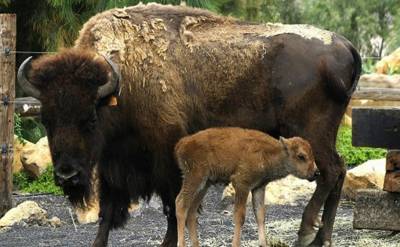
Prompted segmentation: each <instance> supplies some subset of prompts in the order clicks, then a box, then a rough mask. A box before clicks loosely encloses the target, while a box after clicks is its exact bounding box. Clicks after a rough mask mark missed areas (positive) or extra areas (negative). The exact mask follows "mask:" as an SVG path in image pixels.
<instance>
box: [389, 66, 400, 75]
mask: <svg viewBox="0 0 400 247" xmlns="http://www.w3.org/2000/svg"><path fill="white" fill-rule="evenodd" d="M394 74H400V67H399V66H390V65H389V70H388V75H394Z"/></svg>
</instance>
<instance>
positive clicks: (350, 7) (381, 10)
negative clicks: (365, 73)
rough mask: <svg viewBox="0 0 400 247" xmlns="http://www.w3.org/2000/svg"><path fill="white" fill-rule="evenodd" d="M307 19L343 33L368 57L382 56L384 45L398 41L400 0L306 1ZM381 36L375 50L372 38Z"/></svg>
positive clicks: (304, 6) (311, 22)
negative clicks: (396, 20)
mask: <svg viewBox="0 0 400 247" xmlns="http://www.w3.org/2000/svg"><path fill="white" fill-rule="evenodd" d="M303 3H304V5H303V20H304V22H306V23H309V24H314V25H316V26H320V27H322V28H325V29H328V30H331V31H334V32H337V33H339V34H342V35H343V36H345V37H346V38H348V39H349V40H350V41H352V42H353V44H354V45H355V46H356V47H357V48H358V49H359V50H360V51H361V53H362V54H363V55H364V56H379V57H380V56H381V55H382V52H383V50H384V48H387V47H388V45H389V44H391V46H394V44H393V42H397V41H395V40H396V39H397V40H398V36H399V35H400V34H399V32H395V30H396V29H397V30H398V27H399V24H400V23H398V24H396V23H395V22H394V20H395V19H398V18H399V17H400V16H399V14H400V1H398V0H353V1H347V0H335V1H330V0H304V1H303ZM374 38H381V43H380V44H379V45H378V47H377V48H375V49H374V47H373V44H372V43H371V40H372V39H374ZM398 45H400V43H397V46H398Z"/></svg>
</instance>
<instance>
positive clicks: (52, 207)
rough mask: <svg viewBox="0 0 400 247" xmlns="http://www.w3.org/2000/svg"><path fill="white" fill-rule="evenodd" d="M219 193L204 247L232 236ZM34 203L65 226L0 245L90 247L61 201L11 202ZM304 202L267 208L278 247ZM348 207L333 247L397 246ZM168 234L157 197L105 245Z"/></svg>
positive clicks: (20, 234)
mask: <svg viewBox="0 0 400 247" xmlns="http://www.w3.org/2000/svg"><path fill="white" fill-rule="evenodd" d="M221 193H222V188H221V187H217V188H211V189H210V190H209V193H208V195H207V196H206V198H205V202H204V205H203V208H204V209H203V213H202V215H201V216H200V218H199V235H200V241H201V245H202V246H212V247H214V246H230V241H231V236H232V233H233V224H232V211H231V210H230V208H231V207H228V208H227V207H226V205H223V203H221V200H220V198H221ZM24 200H34V201H36V202H38V203H39V205H40V206H41V207H43V208H44V209H46V210H47V212H48V214H49V217H52V216H57V217H59V218H60V219H61V220H62V222H63V225H62V226H61V227H59V228H52V227H49V226H30V227H27V226H22V225H20V226H15V227H12V228H11V229H9V230H8V231H5V232H2V233H0V246H7V247H8V246H10V247H11V246H13V247H14V246H15V247H21V246H35V247H37V246H90V244H91V242H92V241H93V240H94V237H95V234H96V229H97V225H96V224H89V225H77V228H76V229H75V227H74V225H73V222H72V218H71V216H70V213H69V208H70V204H69V203H68V202H67V201H66V200H65V198H64V197H61V196H52V195H30V196H16V197H15V202H16V203H20V202H22V201H24ZM306 202H307V199H306V198H303V199H300V200H298V201H297V202H296V203H295V204H294V205H293V204H292V205H283V206H282V205H271V206H269V207H268V209H267V216H266V228H267V234H268V238H272V239H273V241H275V242H284V243H285V244H282V245H279V246H292V245H293V242H294V241H295V239H296V236H297V235H296V232H297V230H298V228H299V224H300V218H301V214H302V211H303V209H304V206H305V204H306ZM352 208H353V205H352V204H351V203H349V202H346V201H342V203H341V204H340V207H339V209H338V213H337V218H336V223H335V229H334V233H333V239H334V240H335V246H346V247H350V246H360V247H369V246H371V247H395V246H400V234H397V235H395V236H389V235H390V232H385V231H368V230H353V228H352V217H353V216H352V214H353V212H352ZM165 231H166V218H165V217H164V216H163V214H162V208H161V203H160V201H159V200H158V199H157V198H154V199H152V200H151V201H150V203H149V204H143V205H142V207H141V208H140V209H139V210H137V211H136V212H134V213H133V214H132V215H131V218H130V220H129V222H128V224H127V225H126V226H125V227H124V228H123V229H120V230H116V231H113V232H112V233H111V236H110V242H109V246H135V247H136V246H138V247H141V246H157V245H159V244H160V243H161V240H162V238H163V235H164V233H165ZM242 246H257V228H256V223H255V219H254V216H253V215H252V211H251V208H248V214H247V218H246V223H245V226H244V228H243V235H242Z"/></svg>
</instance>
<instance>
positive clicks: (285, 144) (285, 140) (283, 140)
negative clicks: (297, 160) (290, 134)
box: [279, 136, 289, 154]
mask: <svg viewBox="0 0 400 247" xmlns="http://www.w3.org/2000/svg"><path fill="white" fill-rule="evenodd" d="M279 142H280V143H281V145H282V147H283V149H284V150H285V152H286V153H287V154H288V153H289V145H288V140H287V139H286V138H284V137H282V136H280V137H279Z"/></svg>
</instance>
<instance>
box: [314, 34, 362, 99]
mask: <svg viewBox="0 0 400 247" xmlns="http://www.w3.org/2000/svg"><path fill="white" fill-rule="evenodd" d="M345 45H346V47H347V48H348V49H349V50H350V52H351V54H352V57H353V63H352V66H353V71H352V76H351V81H350V82H351V84H350V87H349V86H348V85H346V83H345V81H344V80H343V79H342V78H338V77H337V76H336V75H334V74H333V73H332V72H331V71H330V70H329V68H328V65H327V62H326V61H325V60H321V62H320V65H319V72H320V74H321V77H322V80H323V81H324V83H325V85H326V89H327V93H328V95H330V96H331V97H332V98H333V100H335V101H336V102H338V103H344V102H347V101H348V100H350V98H351V95H352V94H353V92H354V91H355V89H356V87H357V83H358V79H359V78H360V74H361V64H362V61H361V57H360V55H359V53H358V52H357V50H356V49H355V48H354V47H353V45H351V43H350V42H348V41H347V42H346V44H345Z"/></svg>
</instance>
